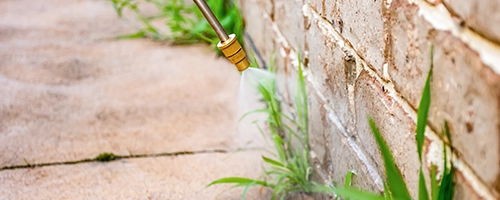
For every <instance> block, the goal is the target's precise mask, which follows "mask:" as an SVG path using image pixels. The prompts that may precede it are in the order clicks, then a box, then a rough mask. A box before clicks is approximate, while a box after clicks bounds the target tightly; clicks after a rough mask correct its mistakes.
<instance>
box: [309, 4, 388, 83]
mask: <svg viewBox="0 0 500 200" xmlns="http://www.w3.org/2000/svg"><path fill="white" fill-rule="evenodd" d="M312 2H314V3H311V4H312V5H313V6H314V5H316V6H315V7H316V9H317V10H316V12H318V13H319V14H320V15H321V16H323V17H324V18H325V19H327V20H328V21H330V22H331V23H332V25H333V27H334V28H335V30H337V32H339V33H340V34H341V35H342V37H344V38H345V39H347V40H348V42H349V43H350V44H351V45H352V46H353V47H354V49H355V50H356V52H357V53H358V54H359V55H360V56H362V57H363V58H364V59H365V60H366V61H368V63H370V65H372V66H373V67H374V68H375V69H376V70H377V71H378V72H379V73H380V74H382V66H383V64H384V62H385V54H384V48H385V43H384V38H385V37H386V35H384V32H383V31H384V29H385V28H386V24H385V23H384V12H386V9H385V6H384V3H385V1H364V0H342V1H340V0H314V1H312Z"/></svg>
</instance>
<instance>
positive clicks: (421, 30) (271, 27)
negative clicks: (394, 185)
mask: <svg viewBox="0 0 500 200" xmlns="http://www.w3.org/2000/svg"><path fill="white" fill-rule="evenodd" d="M240 4H241V8H242V13H243V15H244V18H245V23H246V27H247V33H248V35H247V37H250V38H251V39H252V41H253V45H255V47H256V49H257V50H258V51H259V52H260V54H261V55H262V57H263V58H264V60H266V61H267V60H269V58H270V57H273V56H274V57H275V58H276V59H275V62H276V63H274V64H276V65H277V66H278V73H279V76H278V77H279V91H280V93H281V95H282V96H283V99H285V101H288V102H293V101H292V100H293V99H294V97H293V95H294V93H295V90H294V89H293V88H294V85H295V82H296V73H297V70H296V69H297V63H298V56H297V55H298V54H299V53H300V55H301V57H300V59H301V60H300V61H301V62H302V63H303V64H304V66H305V71H304V73H305V75H306V78H307V84H308V97H309V104H310V116H309V118H310V138H311V139H310V140H311V141H310V142H311V147H312V151H313V153H314V154H315V155H317V158H318V161H319V162H316V164H317V165H318V166H319V169H318V170H317V174H316V175H315V179H316V180H317V181H328V180H338V181H343V179H344V178H343V177H344V175H345V174H346V172H347V171H349V170H355V171H356V172H357V176H356V177H355V179H354V184H355V185H357V186H359V187H362V188H366V189H369V190H373V191H377V190H382V189H383V185H382V180H384V178H385V175H384V168H383V162H382V160H381V156H380V152H379V150H378V147H377V146H376V143H375V141H374V138H373V136H372V133H371V132H370V129H369V126H368V120H367V118H368V116H372V117H373V118H374V120H375V121H376V123H377V125H378V126H379V128H380V129H381V132H382V134H383V136H384V138H385V139H386V140H387V143H388V145H389V146H390V147H391V149H392V151H393V154H394V155H395V161H396V163H397V165H398V167H399V168H400V169H401V171H402V173H403V175H404V177H405V179H406V183H407V185H408V186H409V188H410V192H411V194H412V196H413V197H416V196H417V186H418V181H417V180H418V178H417V177H418V167H419V161H418V155H417V151H416V149H417V148H416V145H415V136H414V134H415V122H416V108H417V107H418V103H419V101H420V96H421V92H422V89H423V86H424V83H425V78H426V75H427V73H428V71H429V69H430V46H431V44H434V45H435V54H434V55H435V56H434V64H435V68H434V73H433V77H432V83H431V93H432V102H431V108H430V113H429V122H430V124H429V126H428V129H427V131H426V142H425V147H424V151H425V157H424V162H425V164H426V165H430V163H434V164H437V165H440V166H442V159H443V158H442V148H443V145H442V142H441V140H440V137H439V133H440V132H441V131H440V130H441V127H442V125H443V124H444V123H443V122H444V120H447V121H448V122H449V124H450V129H451V131H452V140H453V144H452V145H453V147H454V148H455V149H456V153H455V155H453V156H454V157H456V159H455V161H454V163H453V165H454V166H455V167H456V169H457V171H456V174H455V177H456V180H457V185H456V199H497V198H499V195H498V193H499V191H500V156H499V153H500V144H499V143H500V135H499V134H500V45H499V44H500V2H499V1H497V0H481V1H480V0H434V1H431V0H429V1H422V0H241V1H240ZM447 148H449V146H447ZM425 173H426V176H427V177H428V174H429V171H428V169H426V171H425Z"/></svg>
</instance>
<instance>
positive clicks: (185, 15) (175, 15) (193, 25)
mask: <svg viewBox="0 0 500 200" xmlns="http://www.w3.org/2000/svg"><path fill="white" fill-rule="evenodd" d="M110 1H111V3H112V4H113V7H114V8H115V11H116V13H117V14H118V16H119V17H122V16H123V12H124V10H126V9H128V10H130V11H132V13H134V14H135V16H136V17H137V19H138V20H139V21H140V22H141V23H142V24H143V28H141V29H139V30H138V31H137V32H135V33H131V34H127V35H121V36H118V37H117V38H119V39H131V38H142V37H148V38H153V39H156V40H167V41H169V42H171V43H173V44H193V43H210V44H213V45H215V44H217V43H218V42H219V39H218V38H217V35H216V34H215V32H214V31H213V30H212V28H211V27H210V25H209V24H208V22H207V21H206V20H205V18H204V17H203V15H202V14H201V12H200V11H199V9H198V7H197V6H196V5H195V4H193V3H191V4H186V3H185V2H184V0H145V1H138V0H110ZM139 2H140V3H148V4H152V5H154V6H155V8H156V10H157V13H155V14H151V15H145V14H144V13H143V12H142V11H141V10H140V9H139ZM207 3H208V5H209V6H210V7H211V9H212V11H213V13H214V15H215V16H216V17H217V18H218V19H219V21H220V23H221V25H222V26H223V27H224V29H225V30H226V31H227V32H228V33H234V34H236V35H237V36H239V37H238V38H240V39H239V42H240V43H241V44H243V40H242V39H241V38H243V37H242V36H243V28H244V23H243V18H242V17H241V15H240V12H239V10H238V8H237V7H236V5H235V4H234V3H233V2H232V1H231V0H207ZM154 20H160V21H163V22H164V24H165V26H166V27H167V28H168V29H169V31H168V32H163V31H161V30H160V29H159V28H158V27H156V26H154V25H153V23H152V22H153V21H154Z"/></svg>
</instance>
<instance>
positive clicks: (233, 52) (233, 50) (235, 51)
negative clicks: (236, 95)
mask: <svg viewBox="0 0 500 200" xmlns="http://www.w3.org/2000/svg"><path fill="white" fill-rule="evenodd" d="M217 48H219V49H220V50H221V51H222V53H223V54H224V56H226V58H227V59H228V60H229V62H231V63H233V64H234V65H236V68H237V69H238V71H240V72H242V71H245V69H247V68H248V67H249V66H250V62H249V61H248V59H247V54H246V53H245V50H243V48H242V47H241V44H240V43H239V42H238V40H237V39H236V35H234V34H231V35H229V39H228V40H226V41H224V42H222V41H221V42H219V44H217Z"/></svg>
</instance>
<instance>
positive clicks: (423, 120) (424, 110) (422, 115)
mask: <svg viewBox="0 0 500 200" xmlns="http://www.w3.org/2000/svg"><path fill="white" fill-rule="evenodd" d="M433 59H434V46H431V67H430V69H429V73H428V74H427V79H426V81H425V86H424V91H423V92H422V98H421V99H420V105H419V107H418V113H417V116H418V119H417V131H416V132H417V148H418V156H419V159H420V163H422V148H423V146H424V139H425V127H426V126H427V116H428V115H429V107H430V105H431V86H430V85H431V76H432V69H433V68H434V60H433Z"/></svg>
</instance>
